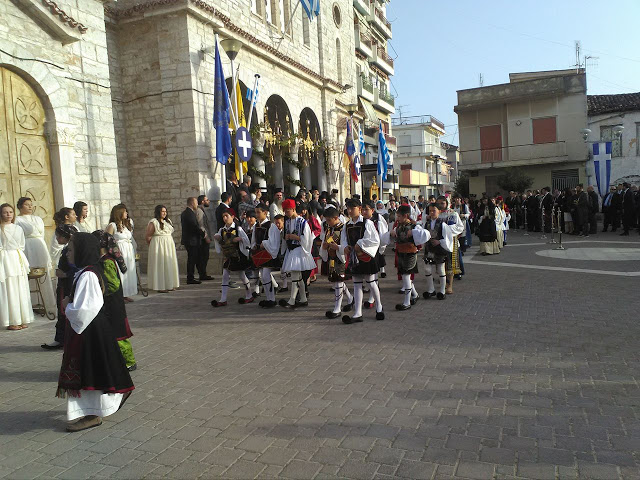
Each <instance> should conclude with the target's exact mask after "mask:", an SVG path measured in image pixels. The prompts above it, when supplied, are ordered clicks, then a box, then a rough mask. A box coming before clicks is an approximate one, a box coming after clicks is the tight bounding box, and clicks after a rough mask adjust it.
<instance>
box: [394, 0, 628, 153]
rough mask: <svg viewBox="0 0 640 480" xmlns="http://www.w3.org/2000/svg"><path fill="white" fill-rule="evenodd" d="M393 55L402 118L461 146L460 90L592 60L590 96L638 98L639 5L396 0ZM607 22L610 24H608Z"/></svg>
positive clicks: (622, 1) (624, 0) (621, 1)
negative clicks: (431, 120) (422, 122)
mask: <svg viewBox="0 0 640 480" xmlns="http://www.w3.org/2000/svg"><path fill="white" fill-rule="evenodd" d="M387 18H388V20H389V21H390V22H391V23H392V25H393V38H392V40H391V41H390V46H389V51H390V54H391V56H392V57H393V58H396V57H397V58H396V60H395V76H394V77H392V79H391V82H392V93H394V94H395V95H397V98H396V114H395V116H396V117H397V116H399V114H400V112H402V115H403V116H410V115H433V116H435V117H436V118H437V119H439V120H441V121H442V122H444V124H445V125H446V131H447V136H446V137H443V138H442V140H443V141H445V142H449V143H453V144H456V145H457V144H458V143H457V142H458V135H457V121H458V120H457V116H456V114H455V113H454V111H453V107H454V106H455V105H456V103H457V95H456V91H457V90H463V89H466V88H476V87H479V86H480V83H479V82H480V79H479V75H480V74H482V75H483V77H484V85H485V86H487V85H496V84H500V83H508V82H509V73H513V72H528V71H539V70H559V69H564V68H571V67H574V66H575V63H576V54H575V41H576V40H580V42H581V46H582V56H583V57H584V56H585V55H587V56H592V57H598V58H597V59H595V58H594V59H588V60H587V89H588V92H587V93H588V94H589V95H603V94H615V93H629V92H640V23H639V19H640V0H616V1H611V2H607V1H602V0H600V1H595V0H582V1H577V0H553V1H551V0H537V1H535V0H484V1H481V0H440V1H437V2H435V1H432V0H391V3H390V4H389V5H388V6H387ZM607 18H608V19H609V20H608V21H607Z"/></svg>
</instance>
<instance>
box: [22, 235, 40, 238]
mask: <svg viewBox="0 0 640 480" xmlns="http://www.w3.org/2000/svg"><path fill="white" fill-rule="evenodd" d="M42 237H43V235H37V234H35V235H34V234H31V235H27V236H26V237H25V238H42Z"/></svg>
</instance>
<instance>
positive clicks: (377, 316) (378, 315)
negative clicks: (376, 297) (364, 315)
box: [376, 312, 384, 320]
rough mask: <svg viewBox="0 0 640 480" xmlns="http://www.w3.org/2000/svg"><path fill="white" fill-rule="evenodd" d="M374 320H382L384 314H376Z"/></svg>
mask: <svg viewBox="0 0 640 480" xmlns="http://www.w3.org/2000/svg"><path fill="white" fill-rule="evenodd" d="M376 320H384V312H377V313H376Z"/></svg>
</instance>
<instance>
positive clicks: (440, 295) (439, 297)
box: [437, 292, 445, 300]
mask: <svg viewBox="0 0 640 480" xmlns="http://www.w3.org/2000/svg"><path fill="white" fill-rule="evenodd" d="M437 297H438V300H444V299H445V296H444V293H440V292H438V295H437Z"/></svg>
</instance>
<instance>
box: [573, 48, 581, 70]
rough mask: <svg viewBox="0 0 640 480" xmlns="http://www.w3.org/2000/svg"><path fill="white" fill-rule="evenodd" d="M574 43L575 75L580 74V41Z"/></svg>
mask: <svg viewBox="0 0 640 480" xmlns="http://www.w3.org/2000/svg"><path fill="white" fill-rule="evenodd" d="M574 43H575V45H576V73H580V67H581V66H582V65H581V63H580V50H581V48H580V47H581V46H580V40H576V41H575V42H574Z"/></svg>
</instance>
